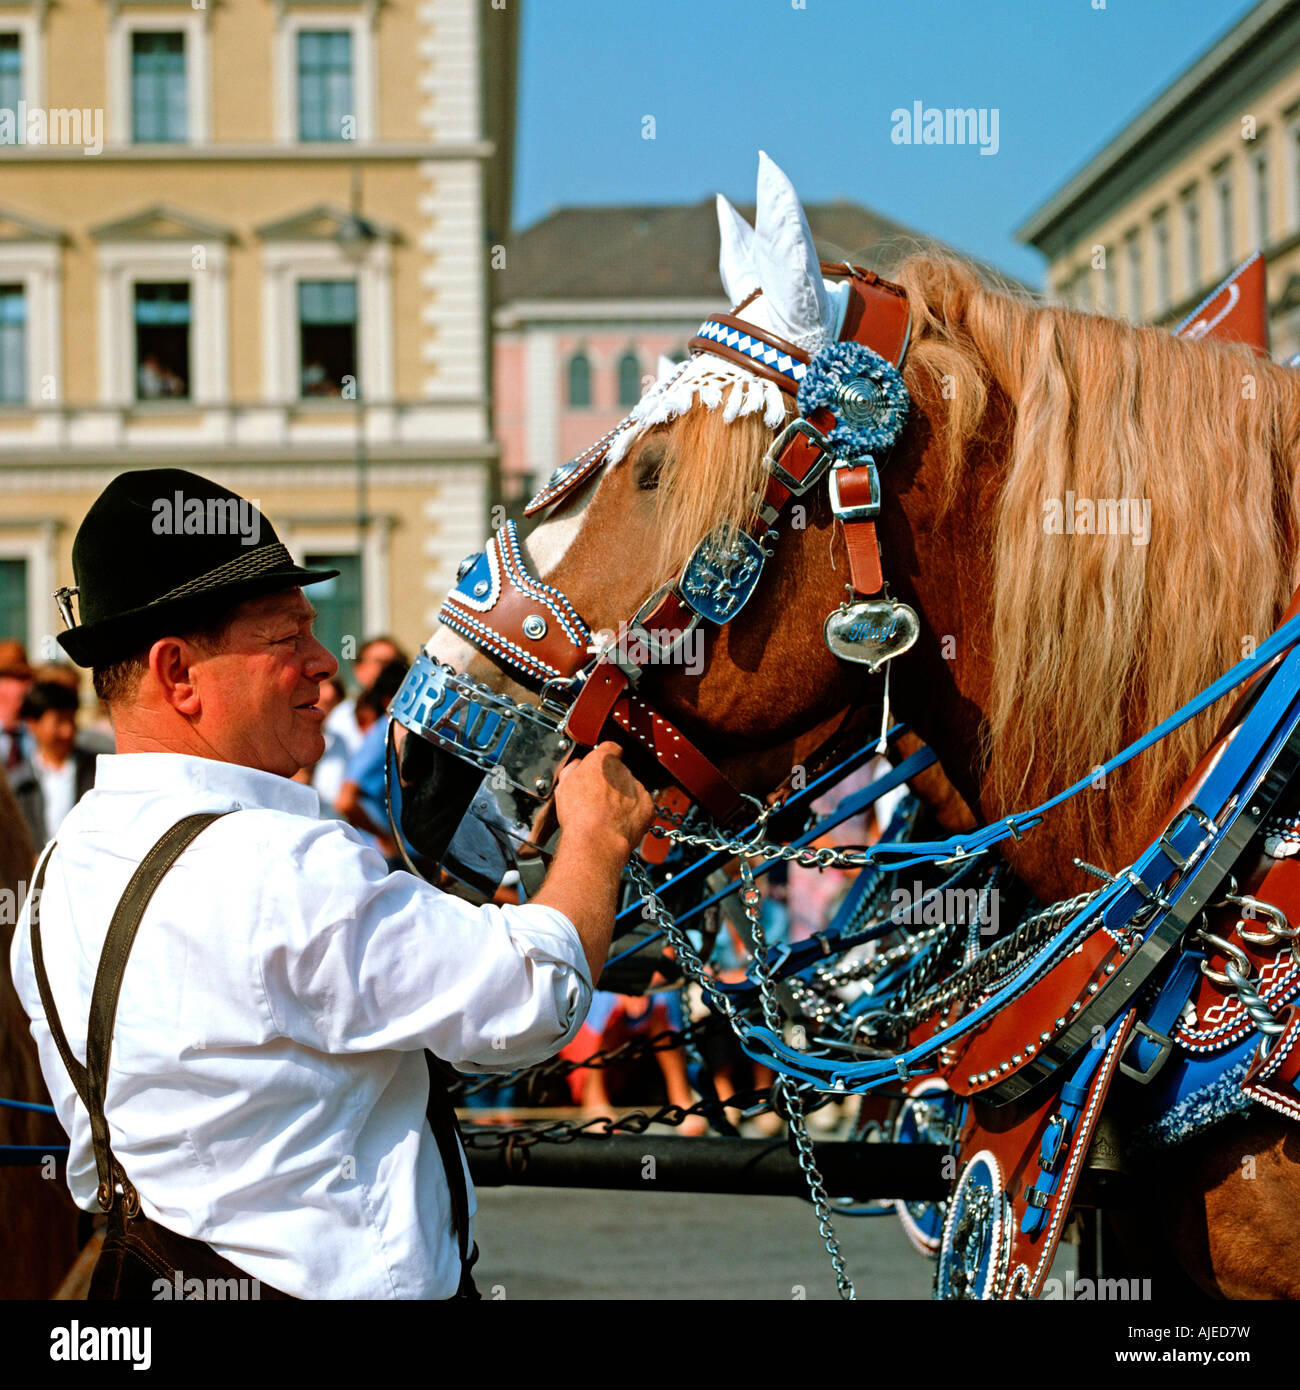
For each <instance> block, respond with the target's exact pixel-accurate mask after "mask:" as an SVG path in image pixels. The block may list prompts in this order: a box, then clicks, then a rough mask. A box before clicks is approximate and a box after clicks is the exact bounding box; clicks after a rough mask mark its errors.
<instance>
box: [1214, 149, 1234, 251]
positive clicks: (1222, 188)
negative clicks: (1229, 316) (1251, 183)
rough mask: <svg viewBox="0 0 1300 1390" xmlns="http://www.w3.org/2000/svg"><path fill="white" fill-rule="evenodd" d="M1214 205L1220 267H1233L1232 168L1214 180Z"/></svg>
mask: <svg viewBox="0 0 1300 1390" xmlns="http://www.w3.org/2000/svg"><path fill="white" fill-rule="evenodd" d="M1214 205H1215V209H1216V212H1217V216H1218V233H1219V269H1220V271H1221V272H1222V273H1223V274H1225V275H1226V274H1227V273H1228V271H1230V270H1231V269H1232V245H1233V236H1232V170H1231V169H1224V170H1222V171H1221V172H1220V173H1218V174H1217V176H1216V177H1215V180H1214Z"/></svg>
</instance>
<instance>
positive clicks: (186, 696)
mask: <svg viewBox="0 0 1300 1390" xmlns="http://www.w3.org/2000/svg"><path fill="white" fill-rule="evenodd" d="M197 658H198V651H197V649H196V648H195V647H193V646H191V645H190V643H188V642H187V641H185V639H184V638H182V637H160V638H159V639H158V641H156V642H155V643H154V644H153V646H152V647H150V648H149V674H150V675H151V676H152V677H153V679H154V681H155V683H156V684H157V687H158V691H159V693H160V694H161V695H162V698H163V700H164V701H165V702H166V703H167V704H169V705H170V706H171V707H172V708H173V709H174V710H175V711H176V713H177V714H182V715H185V716H186V717H187V718H191V719H192V718H194V717H195V716H196V715H197V714H198V713H199V711H200V709H201V708H202V702H201V701H200V699H199V690H198V685H197V683H196V681H195V679H194V671H193V666H194V663H195V661H196V660H197Z"/></svg>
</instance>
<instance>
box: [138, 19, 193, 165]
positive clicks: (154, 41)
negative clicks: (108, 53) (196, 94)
mask: <svg viewBox="0 0 1300 1390" xmlns="http://www.w3.org/2000/svg"><path fill="white" fill-rule="evenodd" d="M188 130H189V95H188V92H187V90H186V83H185V35H184V34H181V33H170V32H167V31H165V30H145V31H144V32H137V33H134V34H132V35H131V138H132V140H134V141H135V142H136V143H137V144H153V145H165V144H171V145H174V144H177V143H181V142H184V141H185V140H186V139H188V138H189V137H188Z"/></svg>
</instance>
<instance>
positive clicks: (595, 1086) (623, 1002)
mask: <svg viewBox="0 0 1300 1390" xmlns="http://www.w3.org/2000/svg"><path fill="white" fill-rule="evenodd" d="M681 1027H682V1015H681V1008H680V999H679V996H678V995H677V993H676V992H674V991H668V992H661V993H656V994H612V993H610V992H609V991H607V990H597V991H596V992H595V994H594V995H593V996H592V1000H591V1008H590V1009H589V1010H588V1012H587V1021H586V1022H585V1023H584V1024H583V1025H582V1028H581V1029H580V1030H579V1032H578V1035H577V1037H575V1038H574V1039H573V1041H572V1042H571V1043H570V1044H569V1045H568V1046H567V1047H566V1048H565V1049H564V1051H563V1052H561V1053H560V1056H561V1057H563V1058H564V1059H565V1060H566V1061H571V1062H582V1061H586V1060H587V1058H589V1057H590V1056H591V1055H592V1054H593V1053H595V1052H612V1051H614V1050H615V1049H617V1048H620V1047H622V1046H623V1045H624V1044H626V1043H628V1042H631V1041H632V1040H633V1039H649V1038H653V1037H656V1036H657V1035H658V1034H660V1033H665V1032H667V1031H668V1030H670V1029H675V1030H678V1031H680V1029H681ZM568 1081H569V1086H570V1090H571V1092H572V1096H573V1103H574V1104H575V1105H580V1106H581V1107H582V1108H583V1110H584V1111H585V1112H586V1113H587V1114H588V1115H607V1114H609V1111H610V1107H611V1106H615V1105H617V1106H620V1107H625V1106H629V1105H634V1106H640V1107H646V1106H651V1107H654V1108H656V1109H657V1108H658V1107H659V1106H661V1105H664V1104H668V1105H680V1106H681V1107H682V1108H683V1109H686V1108H689V1107H690V1106H691V1105H694V1104H695V1102H696V1100H697V1099H698V1097H697V1096H696V1095H695V1094H694V1093H693V1092H692V1090H691V1086H690V1082H689V1080H688V1079H687V1075H686V1060H685V1057H684V1056H683V1054H682V1051H681V1049H680V1048H670V1049H665V1050H662V1051H656V1052H644V1053H642V1054H641V1055H640V1056H637V1057H629V1058H625V1059H623V1060H620V1061H615V1062H614V1063H612V1064H610V1065H605V1066H599V1067H579V1068H578V1069H577V1070H576V1071H572V1072H570V1073H569V1077H568ZM708 1127H709V1125H708V1121H707V1120H706V1119H705V1118H704V1116H703V1115H691V1116H689V1117H688V1118H687V1119H685V1120H684V1121H683V1122H682V1123H681V1124H680V1125H679V1126H677V1131H678V1133H679V1134H681V1135H683V1136H693V1135H700V1134H703V1133H705V1131H706V1130H707V1129H708Z"/></svg>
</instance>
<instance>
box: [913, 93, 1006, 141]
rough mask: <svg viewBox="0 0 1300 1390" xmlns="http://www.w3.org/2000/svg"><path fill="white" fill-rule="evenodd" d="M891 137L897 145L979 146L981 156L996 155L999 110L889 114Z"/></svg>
mask: <svg viewBox="0 0 1300 1390" xmlns="http://www.w3.org/2000/svg"><path fill="white" fill-rule="evenodd" d="M889 119H890V121H891V122H893V127H892V129H891V130H890V132H889V138H890V139H891V140H892V141H893V142H894V144H896V145H978V146H979V148H980V154H997V152H998V145H999V137H998V124H999V120H1000V113H999V109H998V108H997V107H996V106H980V107H974V106H946V107H943V108H940V107H938V106H924V105H922V103H921V102H919V101H914V102H913V103H912V105H911V108H910V109H909V108H908V107H906V106H899V107H896V108H895V109H894V110H893V111H891V112H890V113H889Z"/></svg>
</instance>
